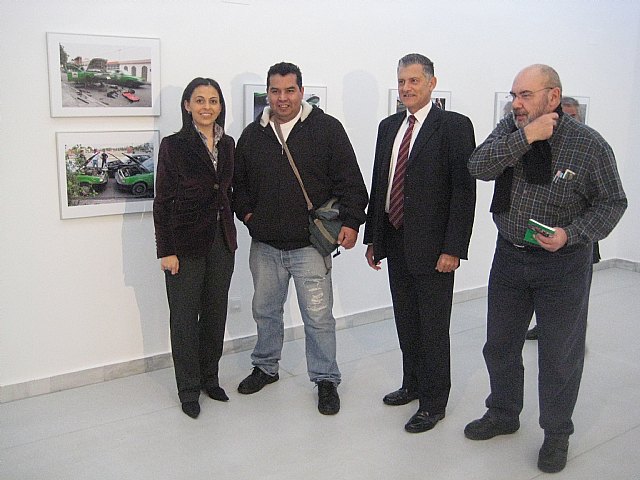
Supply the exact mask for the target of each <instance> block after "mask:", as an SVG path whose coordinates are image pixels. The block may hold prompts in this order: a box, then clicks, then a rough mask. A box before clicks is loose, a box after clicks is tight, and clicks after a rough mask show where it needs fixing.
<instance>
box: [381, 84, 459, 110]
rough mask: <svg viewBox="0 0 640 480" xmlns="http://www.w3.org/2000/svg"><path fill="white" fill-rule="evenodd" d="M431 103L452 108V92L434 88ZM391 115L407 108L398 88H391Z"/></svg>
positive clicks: (446, 108) (448, 108)
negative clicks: (401, 99)
mask: <svg viewBox="0 0 640 480" xmlns="http://www.w3.org/2000/svg"><path fill="white" fill-rule="evenodd" d="M431 103H433V105H435V106H436V107H438V108H439V109H441V110H451V92H446V91H444V90H434V91H433V92H431ZM388 110H389V115H393V114H394V113H398V112H404V111H405V110H406V108H405V106H404V104H403V103H402V101H400V95H399V93H398V89H397V88H390V89H389V108H388Z"/></svg>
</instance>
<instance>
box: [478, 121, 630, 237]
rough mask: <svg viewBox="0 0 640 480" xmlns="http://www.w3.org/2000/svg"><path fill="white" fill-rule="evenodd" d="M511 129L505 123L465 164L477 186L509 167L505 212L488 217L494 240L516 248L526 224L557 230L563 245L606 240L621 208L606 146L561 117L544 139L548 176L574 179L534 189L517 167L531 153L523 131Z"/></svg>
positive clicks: (596, 136)
mask: <svg viewBox="0 0 640 480" xmlns="http://www.w3.org/2000/svg"><path fill="white" fill-rule="evenodd" d="M514 128H515V122H514V119H513V116H512V115H509V116H507V117H505V118H504V119H503V120H502V121H500V123H499V124H498V126H497V127H496V128H495V130H494V131H493V132H492V133H491V134H490V135H489V137H487V139H486V140H485V141H484V143H482V144H481V145H480V146H479V147H478V148H476V150H475V151H474V152H473V154H472V155H471V158H470V159H469V171H470V172H471V175H472V176H473V177H476V178H479V179H481V180H487V181H488V180H495V179H496V178H497V177H498V176H499V175H500V174H501V173H502V172H503V171H504V169H505V168H507V167H514V172H513V173H514V175H513V184H512V186H511V208H509V210H508V211H505V212H501V213H496V214H494V215H493V220H494V222H495V224H496V226H497V227H498V232H499V233H500V235H502V236H503V237H504V238H506V239H507V240H508V241H510V242H511V243H514V244H516V245H522V244H523V243H524V241H523V239H524V234H525V231H526V229H527V222H528V220H529V219H530V218H533V219H534V220H537V221H538V222H541V223H544V224H545V225H549V226H550V227H561V228H563V229H564V230H565V231H566V233H567V245H573V244H578V243H589V242H594V241H598V240H602V239H603V238H605V237H606V236H607V235H609V233H611V230H613V227H615V226H616V224H617V223H618V221H619V220H620V218H621V217H622V214H623V213H624V211H625V209H626V208H627V198H626V196H625V193H624V190H623V189H622V183H621V182H620V177H619V175H618V169H617V167H616V160H615V157H614V155H613V151H612V150H611V147H610V146H609V144H608V143H607V142H606V141H605V140H604V139H603V138H602V137H601V136H600V134H599V133H598V132H596V131H595V130H593V129H592V128H590V127H588V126H586V125H584V124H582V123H579V122H577V121H576V120H574V119H573V118H571V117H570V116H569V115H562V117H561V118H560V121H559V122H558V126H557V128H556V130H555V131H554V133H553V135H552V136H551V138H550V139H549V143H550V145H551V151H552V155H553V157H552V158H553V160H552V162H553V172H554V173H556V172H561V173H562V172H565V171H566V170H571V171H572V172H573V173H575V175H574V176H572V178H554V180H553V181H552V182H551V183H549V184H545V185H534V184H531V183H527V182H526V181H525V177H524V172H523V167H522V162H521V158H522V155H524V154H525V153H526V152H527V151H528V150H529V149H530V148H531V147H530V146H529V145H528V144H527V140H526V137H525V134H524V131H523V129H518V130H516V131H513V130H514ZM569 176H571V175H569Z"/></svg>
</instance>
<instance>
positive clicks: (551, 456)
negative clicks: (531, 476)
mask: <svg viewBox="0 0 640 480" xmlns="http://www.w3.org/2000/svg"><path fill="white" fill-rule="evenodd" d="M568 451H569V435H545V437H544V443H543V444H542V447H541V448H540V453H539V454H538V468H539V469H540V470H542V471H543V472H545V473H556V472H559V471H560V470H562V469H563V468H564V467H565V466H566V465H567V452H568Z"/></svg>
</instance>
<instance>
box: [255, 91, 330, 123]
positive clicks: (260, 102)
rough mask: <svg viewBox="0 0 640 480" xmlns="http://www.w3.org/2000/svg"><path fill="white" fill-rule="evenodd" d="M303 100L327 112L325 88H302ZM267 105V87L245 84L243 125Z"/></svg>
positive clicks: (260, 112)
mask: <svg viewBox="0 0 640 480" xmlns="http://www.w3.org/2000/svg"><path fill="white" fill-rule="evenodd" d="M303 98H304V100H306V101H307V102H309V103H310V104H312V105H317V106H318V107H320V108H321V109H322V110H324V111H325V112H326V111H327V87H313V86H308V85H305V86H304V96H303ZM268 105H269V100H268V99H267V86H266V85H254V84H245V86H244V125H245V127H246V126H247V125H249V124H250V123H251V122H253V121H254V120H255V119H256V118H257V117H258V115H260V114H262V111H263V110H264V107H266V106H268Z"/></svg>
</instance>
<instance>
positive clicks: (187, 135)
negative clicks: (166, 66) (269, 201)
mask: <svg viewBox="0 0 640 480" xmlns="http://www.w3.org/2000/svg"><path fill="white" fill-rule="evenodd" d="M234 150H235V143H234V141H233V138H231V137H230V136H228V135H223V137H222V138H221V139H220V141H219V142H218V168H217V171H216V169H214V168H213V163H212V162H211V159H210V158H209V153H208V152H207V147H206V146H205V145H204V142H203V141H202V139H201V138H200V136H199V134H198V132H197V131H196V130H195V129H194V128H193V127H192V128H190V129H189V130H187V131H186V132H182V131H181V132H178V133H176V134H174V135H170V136H168V137H165V138H163V139H162V143H161V144H160V151H159V154H158V168H157V171H156V189H155V194H156V197H155V199H154V201H153V219H154V224H155V230H156V247H157V255H158V258H161V257H166V256H169V255H178V257H180V256H181V255H183V256H199V255H205V254H206V253H207V252H208V250H209V248H210V247H211V244H212V243H213V240H214V237H215V232H216V225H217V223H218V222H217V220H216V219H217V216H218V213H219V214H220V224H221V225H222V228H223V231H224V238H225V240H226V244H227V247H228V248H229V250H230V251H232V252H233V251H235V250H236V248H237V242H236V228H235V224H234V222H233V211H232V209H231V201H230V199H231V180H232V178H233V156H234Z"/></svg>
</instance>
